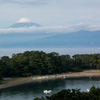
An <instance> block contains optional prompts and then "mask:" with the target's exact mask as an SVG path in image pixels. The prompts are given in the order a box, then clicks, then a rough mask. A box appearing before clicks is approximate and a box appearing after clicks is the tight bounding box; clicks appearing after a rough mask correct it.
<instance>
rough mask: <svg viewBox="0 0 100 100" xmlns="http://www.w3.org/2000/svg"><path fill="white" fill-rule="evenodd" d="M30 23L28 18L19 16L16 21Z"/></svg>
mask: <svg viewBox="0 0 100 100" xmlns="http://www.w3.org/2000/svg"><path fill="white" fill-rule="evenodd" d="M26 22H27V23H30V22H31V21H30V20H29V19H28V18H21V19H20V20H19V21H17V23H26Z"/></svg>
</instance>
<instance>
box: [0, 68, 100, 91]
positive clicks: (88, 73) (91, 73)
mask: <svg viewBox="0 0 100 100" xmlns="http://www.w3.org/2000/svg"><path fill="white" fill-rule="evenodd" d="M44 77H45V78H44ZM76 77H80V78H81V77H100V70H85V71H83V72H69V73H64V74H58V75H45V76H36V77H20V78H14V79H13V78H9V79H8V80H7V81H6V80H5V81H4V83H3V84H2V85H0V90H1V89H4V88H8V87H12V86H17V85H22V84H27V83H31V82H40V81H43V80H53V79H61V78H76Z"/></svg>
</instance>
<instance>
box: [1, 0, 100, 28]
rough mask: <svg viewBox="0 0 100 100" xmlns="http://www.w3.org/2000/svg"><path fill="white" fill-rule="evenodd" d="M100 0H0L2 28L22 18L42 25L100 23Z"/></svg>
mask: <svg viewBox="0 0 100 100" xmlns="http://www.w3.org/2000/svg"><path fill="white" fill-rule="evenodd" d="M99 11H100V0H0V29H2V28H7V27H8V26H10V25H12V24H14V23H15V22H17V21H18V20H19V19H21V18H29V19H30V20H31V21H32V22H35V23H38V24H40V25H42V26H44V27H45V26H49V27H53V26H68V25H77V24H79V23H81V24H89V25H94V26H95V25H100V24H99V23H100V12H99Z"/></svg>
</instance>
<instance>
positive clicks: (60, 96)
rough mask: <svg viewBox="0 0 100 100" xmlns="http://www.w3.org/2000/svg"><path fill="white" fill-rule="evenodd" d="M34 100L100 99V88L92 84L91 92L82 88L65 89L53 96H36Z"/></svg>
mask: <svg viewBox="0 0 100 100" xmlns="http://www.w3.org/2000/svg"><path fill="white" fill-rule="evenodd" d="M34 100H100V88H98V87H97V88H95V86H92V87H91V89H90V91H89V92H81V91H80V89H72V90H71V89H65V90H61V91H60V92H58V93H55V94H53V95H51V96H46V97H45V98H44V97H41V98H38V97H37V98H35V99H34Z"/></svg>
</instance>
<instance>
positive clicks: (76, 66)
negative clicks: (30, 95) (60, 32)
mask: <svg viewBox="0 0 100 100" xmlns="http://www.w3.org/2000/svg"><path fill="white" fill-rule="evenodd" d="M99 69H100V54H99V53H98V54H75V55H73V56H72V57H70V55H68V54H67V55H59V54H58V53H56V52H51V53H45V52H43V51H25V52H24V53H18V54H12V57H11V58H9V57H8V56H3V57H1V58H0V80H1V81H0V82H1V83H0V89H3V88H7V87H11V86H16V85H20V84H25V83H29V82H32V81H42V80H47V79H57V78H69V77H89V76H100V70H99ZM2 79H3V80H2Z"/></svg>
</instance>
